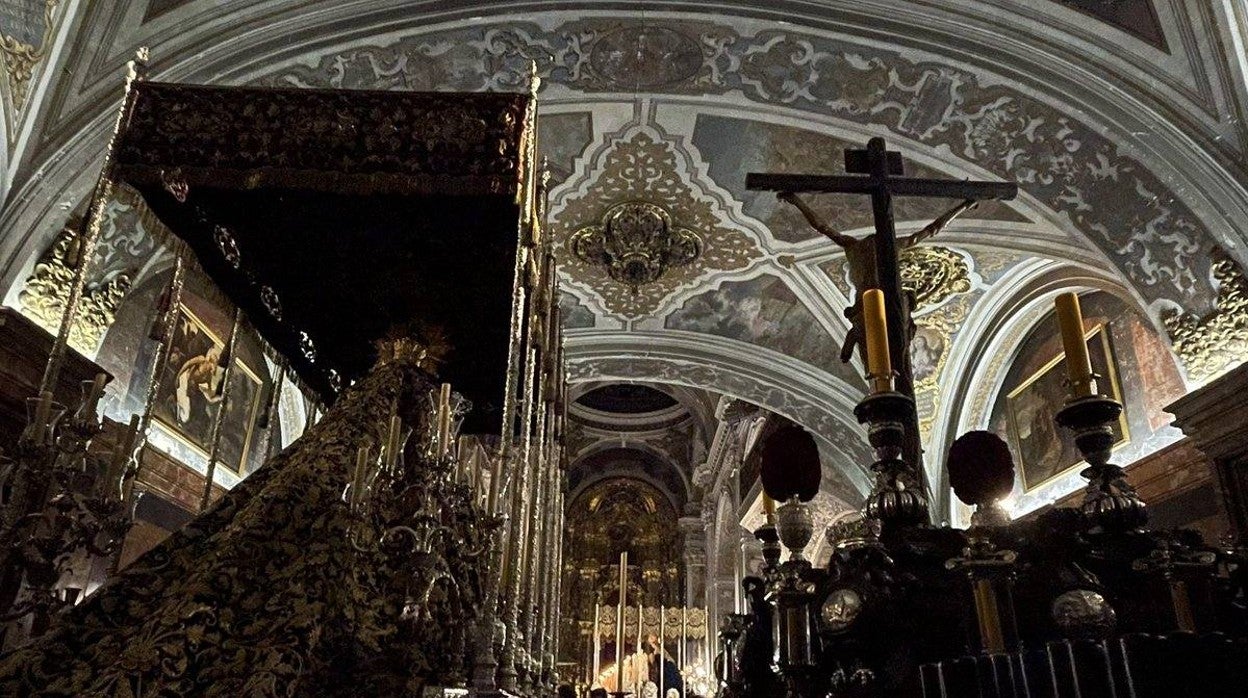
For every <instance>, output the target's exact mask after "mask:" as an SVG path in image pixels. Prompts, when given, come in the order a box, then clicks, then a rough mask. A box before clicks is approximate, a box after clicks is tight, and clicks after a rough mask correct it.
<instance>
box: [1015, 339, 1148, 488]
mask: <svg viewBox="0 0 1248 698" xmlns="http://www.w3.org/2000/svg"><path fill="white" fill-rule="evenodd" d="M1084 339H1085V341H1086V342H1087V343H1088V355H1089V356H1090V357H1091V359H1092V371H1093V372H1094V373H1096V374H1097V375H1098V376H1101V378H1100V380H1098V381H1097V382H1098V387H1099V388H1100V390H1101V392H1103V393H1105V394H1107V395H1108V396H1110V397H1112V398H1114V399H1115V400H1118V401H1119V402H1122V391H1121V387H1120V385H1119V382H1118V366H1117V363H1116V362H1115V360H1114V354H1113V349H1112V347H1111V346H1110V342H1109V333H1108V332H1107V331H1106V328H1105V325H1104V324H1100V325H1097V326H1096V327H1094V328H1092V330H1091V331H1089V332H1088V333H1087V334H1086V335H1085V336H1084ZM1068 394H1069V387H1068V386H1067V383H1066V357H1065V355H1064V354H1060V353H1059V354H1058V355H1057V356H1056V357H1054V358H1053V359H1052V360H1051V361H1049V362H1048V363H1047V364H1045V365H1044V366H1043V367H1041V368H1040V369H1039V370H1038V371H1036V372H1035V373H1033V374H1032V375H1031V376H1029V377H1028V378H1026V379H1025V380H1023V381H1022V382H1021V383H1019V385H1018V386H1017V387H1015V388H1014V389H1013V390H1011V391H1010V392H1009V393H1008V394H1007V395H1006V405H1007V411H1008V412H1009V434H1010V440H1011V441H1012V442H1013V446H1014V453H1015V455H1016V456H1017V458H1018V468H1019V475H1020V476H1021V478H1022V482H1023V491H1024V492H1030V491H1032V490H1035V489H1037V488H1040V487H1043V486H1044V485H1046V484H1048V483H1050V482H1052V481H1053V480H1056V479H1057V478H1059V477H1061V476H1063V475H1065V474H1066V473H1068V472H1070V471H1071V470H1072V469H1074V468H1076V467H1078V466H1079V464H1080V463H1081V462H1082V458H1081V456H1080V455H1079V451H1078V450H1077V449H1076V448H1075V445H1074V442H1073V440H1072V439H1071V438H1070V435H1069V434H1066V433H1063V431H1062V430H1061V428H1060V427H1058V426H1057V423H1056V422H1055V421H1054V417H1055V415H1056V414H1057V413H1058V411H1059V410H1061V409H1062V406H1063V405H1064V404H1065V402H1066V399H1067V397H1068ZM1113 429H1114V447H1115V448H1117V447H1118V446H1121V445H1122V444H1125V443H1127V442H1128V441H1129V440H1130V438H1131V437H1130V432H1129V431H1128V428H1127V418H1126V412H1125V411H1124V412H1123V414H1122V415H1121V417H1120V418H1119V419H1118V421H1117V422H1116V423H1115V424H1114V425H1113Z"/></svg>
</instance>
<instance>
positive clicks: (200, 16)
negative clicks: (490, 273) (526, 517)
mask: <svg viewBox="0 0 1248 698" xmlns="http://www.w3.org/2000/svg"><path fill="white" fill-rule="evenodd" d="M28 4H30V5H31V7H32V8H34V9H36V10H38V12H35V11H33V10H32V11H30V12H27V13H26V14H25V15H22V14H21V13H19V12H16V11H9V10H3V11H0V29H3V31H4V33H5V34H6V35H11V36H16V35H18V34H19V33H20V37H21V38H22V40H23V41H27V42H28V43H30V44H31V45H35V44H36V43H38V42H42V43H39V45H38V46H37V48H38V51H37V52H36V54H37V59H36V62H35V63H34V70H33V77H32V78H30V79H27V80H26V81H25V82H23V81H22V75H21V74H20V73H17V72H15V71H14V69H13V67H12V66H13V63H12V60H13V59H11V58H8V57H7V54H6V60H9V61H10V62H9V63H6V66H8V67H9V70H8V71H7V73H8V74H7V76H6V80H7V82H5V83H4V86H3V89H2V90H0V92H2V93H3V95H4V97H5V102H4V105H5V112H4V117H5V122H6V133H7V134H8V139H7V141H6V144H5V149H4V164H5V170H4V172H5V178H4V181H3V184H4V186H5V188H6V189H5V193H6V198H5V201H6V203H5V207H4V210H3V213H2V214H0V230H3V231H4V232H3V235H2V236H0V280H2V281H3V283H4V288H6V289H9V296H8V298H9V301H10V302H13V300H14V298H16V294H17V292H18V291H20V287H21V285H22V283H21V282H22V280H23V279H24V278H25V276H26V275H27V274H28V273H29V269H30V267H31V265H32V264H33V263H34V260H35V258H36V257H37V256H38V254H39V253H40V252H41V251H42V250H43V249H44V248H45V247H47V245H48V243H49V242H50V240H51V237H52V235H53V234H54V233H55V231H56V230H57V229H58V227H59V226H60V225H61V223H62V222H63V219H64V217H65V215H66V214H67V212H68V211H69V210H70V209H72V208H73V207H75V206H76V205H78V203H79V202H81V201H82V200H83V198H84V195H85V192H86V191H87V189H88V188H89V186H90V185H91V183H92V181H93V178H94V177H95V174H96V172H97V170H96V168H95V164H94V163H97V162H98V158H99V155H100V153H101V152H102V148H103V146H104V144H105V142H106V139H107V133H108V130H109V129H110V128H111V120H112V114H113V109H114V105H115V103H116V100H117V99H118V97H119V88H120V82H121V80H120V76H121V71H122V65H123V63H124V62H125V61H126V60H128V59H129V58H130V56H131V55H132V53H133V52H134V50H135V48H136V47H138V46H140V45H148V46H150V47H151V49H152V55H153V67H154V76H153V77H154V79H158V80H170V81H188V82H210V83H233V84H263V85H301V86H319V87H342V88H357V89H358V88H373V89H410V90H522V89H525V85H526V82H527V75H528V71H529V65H530V63H531V62H534V63H536V65H537V68H538V72H539V74H540V75H541V76H542V78H543V82H542V90H541V93H540V99H541V105H542V106H541V132H540V147H541V149H542V151H543V153H544V154H545V155H546V157H547V158H548V159H549V161H550V166H551V171H552V188H551V195H550V213H551V217H552V230H553V233H554V238H555V247H556V254H557V255H559V259H560V264H561V281H562V290H563V291H564V294H565V295H564V297H563V298H564V301H563V303H564V311H565V312H564V318H565V323H566V325H567V328H568V333H567V336H568V356H569V359H570V362H571V378H572V380H573V381H574V382H575V383H576V384H577V385H578V386H580V388H578V393H577V394H578V396H579V395H581V394H582V393H587V394H592V393H590V390H591V389H592V388H595V387H602V386H611V385H621V384H646V385H650V386H653V387H654V388H656V389H658V390H659V391H661V392H664V393H666V394H668V395H669V396H670V397H671V398H672V399H673V403H674V405H673V406H669V407H667V408H659V409H656V410H652V411H650V412H649V413H647V414H648V417H647V418H653V419H652V420H651V421H650V422H648V423H642V422H645V420H644V419H640V418H637V417H636V415H632V416H627V415H626V416H625V417H623V418H622V417H620V416H619V415H614V416H611V415H610V414H609V413H610V410H601V409H595V408H594V407H593V406H592V404H586V403H584V402H582V403H578V407H577V408H576V411H574V417H575V420H576V422H577V426H576V430H577V431H576V432H575V435H576V437H577V438H578V439H582V442H578V447H577V448H578V449H579V450H578V454H579V456H580V457H581V458H583V459H587V460H585V462H586V463H587V464H589V465H587V466H586V468H587V469H588V470H587V472H588V471H593V472H596V473H598V475H595V477H598V476H600V475H601V474H602V473H603V472H606V471H608V470H611V469H612V468H615V469H616V470H618V471H619V473H621V474H625V473H626V472H633V473H635V474H639V475H638V477H645V478H647V479H649V480H652V481H653V482H651V484H655V485H656V486H659V487H660V489H661V490H662V491H664V493H665V494H666V496H669V497H671V498H673V504H674V505H675V506H677V507H684V506H686V505H687V504H689V503H690V501H691V500H693V499H697V498H699V497H700V496H701V494H700V493H698V492H696V491H695V490H696V488H695V487H693V485H692V483H693V481H694V479H695V478H694V477H693V471H694V469H696V467H698V466H699V465H702V463H699V462H696V461H698V460H700V459H705V458H706V457H707V454H708V452H709V450H710V446H711V444H712V441H713V440H714V434H715V432H716V424H715V416H714V412H715V409H714V405H715V404H716V403H717V401H718V400H719V399H720V398H721V397H722V396H727V397H728V398H735V399H740V400H744V401H746V402H749V403H752V404H755V405H759V406H762V407H765V408H767V409H769V410H772V411H774V412H777V413H779V414H782V415H784V416H786V417H788V418H791V419H793V420H795V421H797V422H799V423H801V424H803V425H805V426H807V427H808V428H810V429H811V430H812V431H814V432H815V433H816V434H818V435H819V437H820V439H821V441H822V443H821V446H822V447H823V449H824V454H825V457H826V460H827V471H828V480H827V489H828V490H829V491H830V492H831V493H832V494H833V496H834V497H835V498H836V499H838V500H839V501H841V502H848V503H856V502H857V501H858V499H859V498H860V496H861V494H862V491H863V488H865V487H866V484H867V478H866V475H865V473H864V472H863V466H864V465H865V464H866V463H867V462H869V459H868V458H867V455H866V448H865V445H864V444H863V442H862V438H861V431H860V428H859V427H858V425H856V424H855V422H854V419H853V417H852V406H853V404H854V403H855V402H856V401H857V400H858V399H859V397H860V396H861V394H862V391H863V389H864V386H865V384H864V382H863V380H862V378H861V375H860V374H861V367H858V366H855V365H848V366H847V365H843V364H841V363H840V362H839V360H838V357H837V355H838V353H839V347H840V344H841V342H842V340H843V338H844V335H845V332H846V322H845V320H844V316H843V314H842V310H843V308H844V307H845V306H846V305H847V304H848V298H850V297H851V296H852V292H851V289H850V287H849V285H848V280H847V277H846V270H845V266H844V260H843V257H842V256H841V255H840V254H838V252H837V251H836V250H835V249H834V248H833V247H831V246H830V245H829V244H827V243H826V242H825V241H824V240H823V239H822V238H820V237H819V236H817V235H816V234H813V233H812V232H811V231H810V230H809V229H808V227H807V226H806V225H805V223H804V222H803V221H802V220H801V218H800V217H798V216H796V215H795V214H794V212H792V211H791V210H789V209H788V208H786V207H784V206H782V205H780V204H779V203H778V202H777V201H775V199H774V198H773V197H771V196H770V195H767V194H760V193H753V192H747V191H746V190H745V188H744V178H745V174H746V173H748V172H753V171H787V172H836V171H842V164H841V151H842V150H843V149H845V148H847V147H860V146H861V144H862V143H863V142H865V141H866V139H867V138H869V137H871V136H875V135H882V136H885V137H886V138H887V139H888V141H889V143H890V146H891V147H893V148H894V149H897V150H900V151H901V152H902V153H903V156H904V159H905V163H906V168H907V171H908V172H909V173H912V174H919V175H926V176H940V177H950V178H975V179H1005V180H1011V181H1017V182H1019V184H1020V186H1021V190H1022V193H1021V195H1020V196H1019V197H1018V199H1017V200H1016V201H1012V202H1009V203H1008V204H993V205H987V206H982V207H980V208H979V209H977V210H976V211H974V212H973V213H972V214H970V215H967V216H964V217H963V218H962V219H960V220H959V221H958V222H957V223H956V224H955V225H954V226H952V227H951V228H950V229H949V230H947V231H946V232H945V233H943V234H942V235H941V236H940V237H939V238H937V239H936V240H934V241H933V244H934V245H936V248H935V249H933V250H932V252H931V254H927V255H925V256H924V257H923V258H922V259H921V260H920V262H921V264H922V265H926V267H925V268H926V271H927V272H929V273H930V274H931V275H934V276H935V277H938V278H941V279H946V280H947V282H942V283H944V286H943V287H942V288H939V289H935V291H934V293H933V295H932V296H931V297H930V298H929V301H928V302H927V303H926V305H924V306H923V307H922V308H921V310H920V314H919V316H918V318H917V322H918V324H919V327H920V328H921V330H922V331H923V332H924V333H925V343H926V344H927V345H928V355H927V356H926V358H925V361H924V362H923V365H922V369H923V373H922V374H921V375H920V376H919V377H920V380H919V385H918V389H919V400H920V411H921V415H922V419H923V423H924V424H923V426H924V430H925V435H926V437H927V443H928V451H929V452H930V453H932V454H934V455H935V457H933V458H932V459H931V460H932V462H931V463H929V467H930V468H931V470H932V472H933V475H934V476H936V477H939V453H940V452H942V451H943V450H944V446H945V444H947V443H948V441H949V440H950V439H951V438H952V437H953V436H954V435H956V434H957V433H959V432H960V431H962V430H965V429H967V428H973V427H976V426H981V425H982V424H984V423H985V422H986V420H987V419H988V412H989V409H990V403H991V400H992V397H993V396H994V395H995V393H996V391H997V390H998V389H999V387H1000V383H1001V380H1002V379H1003V376H1004V372H1005V369H1006V368H1007V367H1008V366H1007V363H1008V359H1009V354H1010V349H1011V347H1012V346H1014V345H1017V344H1018V343H1019V342H1020V340H1021V337H1022V336H1023V334H1024V333H1025V332H1026V331H1027V330H1028V329H1029V328H1030V327H1031V326H1032V325H1034V324H1035V322H1036V321H1037V320H1038V319H1039V317H1040V314H1041V313H1042V311H1043V308H1044V306H1045V304H1046V303H1047V302H1048V301H1049V299H1051V297H1052V296H1053V295H1054V294H1056V293H1057V292H1058V291H1060V290H1064V289H1071V288H1074V289H1088V288H1097V289H1102V290H1107V291H1110V292H1111V293H1114V294H1116V295H1118V296H1119V297H1121V298H1123V299H1125V300H1127V301H1128V302H1129V303H1130V304H1131V305H1132V306H1134V307H1135V308H1137V309H1139V310H1140V311H1142V312H1143V313H1145V314H1146V315H1147V317H1148V318H1150V319H1151V321H1152V322H1153V324H1154V325H1155V327H1156V329H1157V330H1158V331H1159V332H1164V331H1166V329H1167V325H1166V320H1165V319H1166V317H1167V316H1168V315H1169V314H1171V313H1173V312H1174V311H1176V310H1179V309H1182V310H1184V311H1188V312H1190V313H1192V314H1193V315H1194V316H1195V318H1196V319H1202V318H1208V317H1209V316H1211V315H1216V314H1217V313H1218V312H1219V311H1220V307H1219V297H1218V291H1219V287H1218V284H1217V283H1215V281H1214V280H1213V278H1212V276H1211V263H1212V261H1213V260H1214V259H1215V256H1214V255H1215V251H1217V250H1224V251H1225V253H1226V254H1227V255H1229V258H1230V259H1231V260H1237V261H1238V262H1241V263H1242V262H1244V261H1248V256H1246V255H1245V252H1244V249H1245V248H1244V245H1245V243H1248V169H1246V166H1245V162H1248V160H1246V159H1245V158H1244V151H1245V148H1246V147H1248V120H1245V118H1244V114H1245V109H1246V106H1245V99H1246V95H1248V90H1246V89H1245V77H1246V70H1248V65H1246V64H1248V58H1245V51H1244V44H1245V41H1246V40H1248V34H1246V33H1245V28H1246V27H1248V6H1246V4H1245V3H1244V1H1243V0H1223V1H1222V2H1184V1H1183V0H1116V1H1114V2H1107V1H1104V0H1044V1H1042V2H1022V1H1020V0H942V1H940V2H936V1H931V0H805V1H799V0H779V1H772V2H744V1H741V0H721V1H720V2H717V3H714V4H705V3H692V2H579V3H569V2H541V1H530V2H498V1H492V2H457V3H444V2H410V1H404V0H368V1H364V0H312V1H308V0H298V1H296V0H279V1H274V0H269V1H265V2H261V1H249V0H234V1H232V2H218V1H216V0H116V1H115V2H109V3H78V2H73V1H71V0H62V2H60V3H51V4H52V5H53V9H52V11H51V13H50V14H49V15H47V16H48V17H50V18H51V21H50V23H46V25H40V24H39V22H40V21H42V20H43V19H44V15H43V14H41V13H42V11H43V8H44V7H45V5H44V3H43V2H42V0H39V1H34V0H32V2H31V3H28ZM4 12H8V13H9V14H10V15H12V16H8V17H6V16H3V13H4ZM19 15H21V16H19ZM6 22H7V24H6ZM45 34H46V36H45ZM637 200H640V201H646V202H648V203H652V204H655V205H658V206H661V207H662V208H664V209H665V210H666V211H667V212H668V213H669V214H670V215H671V217H672V220H673V221H674V222H675V223H676V224H678V225H680V226H681V227H685V228H688V229H691V230H693V231H695V232H696V233H697V234H698V235H699V236H700V237H701V238H702V239H703V241H704V244H705V250H706V251H705V253H704V254H703V256H702V257H701V258H700V259H699V260H698V261H696V262H695V263H693V264H691V265H689V266H687V267H683V268H680V269H678V270H675V271H673V272H671V273H669V274H668V275H666V276H664V277H663V278H662V279H660V280H659V281H658V282H656V283H654V284H651V285H647V286H643V287H641V289H640V290H639V292H638V293H636V294H634V293H632V292H630V291H629V290H628V289H627V287H625V286H623V285H621V284H619V283H617V282H615V281H612V280H611V279H610V278H609V277H608V276H607V275H606V274H605V273H604V272H603V271H602V270H601V269H600V268H597V267H594V266H592V265H590V264H587V263H584V262H582V261H580V260H579V259H577V258H576V257H575V256H574V255H571V254H570V253H569V250H568V249H567V240H568V237H569V236H570V235H572V234H573V233H575V232H576V231H577V230H579V229H581V228H583V227H585V226H588V225H593V224H596V223H597V222H599V221H600V220H601V218H602V216H603V214H604V213H605V211H606V210H607V209H608V208H610V207H611V206H612V205H615V204H618V203H621V202H625V201H637ZM813 201H814V205H815V207H816V208H817V209H818V210H819V211H820V212H821V214H822V215H824V216H826V218H827V219H828V220H829V222H831V223H832V224H833V225H834V226H836V227H838V228H840V229H842V230H843V231H845V232H849V233H854V232H861V231H863V230H865V229H867V228H868V226H869V225H870V218H869V215H868V213H867V209H866V207H865V206H864V205H863V202H861V201H855V200H852V199H849V198H840V197H835V196H824V197H817V198H815V199H813ZM945 206H946V203H945V202H940V201H936V202H919V201H905V202H902V203H901V204H900V206H899V208H898V212H897V219H898V225H899V228H900V229H902V230H913V229H917V228H918V227H920V226H922V225H924V224H926V223H927V222H928V221H930V220H931V219H932V218H934V217H935V216H937V215H939V213H940V212H941V210H942V209H943V208H944V207H945ZM465 264H470V257H469V256H468V255H467V254H466V255H465ZM1170 329H1171V331H1172V332H1173V323H1172V325H1171V326H1170ZM1219 351H1223V350H1215V349H1210V348H1208V347H1206V348H1203V349H1200V348H1198V349H1194V350H1192V352H1190V355H1185V354H1183V352H1179V354H1180V358H1181V359H1182V361H1183V365H1184V367H1185V368H1186V369H1187V375H1188V377H1189V378H1190V379H1192V381H1193V382H1195V381H1199V380H1203V379H1205V378H1207V377H1208V376H1209V375H1211V374H1212V373H1214V372H1216V371H1217V370H1219V369H1220V368H1221V367H1222V366H1224V365H1226V364H1227V363H1229V362H1231V361H1235V360H1237V359H1238V358H1242V357H1239V356H1237V355H1235V353H1234V352H1235V349H1234V348H1231V349H1227V350H1225V353H1224V354H1219V353H1217V352H1219ZM1201 352H1203V353H1201ZM1210 352H1213V353H1212V354H1211V353H1210ZM1211 367H1212V368H1211ZM617 397H618V395H617ZM591 403H592V400H591ZM599 406H600V407H601V405H599ZM665 410H666V411H665ZM673 410H674V411H673ZM668 412H671V414H667V413H668ZM678 413H679V414H678ZM604 415H606V416H604ZM665 420H666V421H665ZM669 421H670V422H671V423H670V424H669V423H668V422H669ZM682 430H683V431H682ZM673 434H684V436H683V437H681V438H687V443H684V444H683V445H679V444H677V445H673V444H674V441H673V440H674V439H676V437H675V436H672V435H673ZM669 437H670V438H669ZM664 439H668V441H669V442H671V443H667V444H666V445H665V446H664V445H660V443H659V442H662V441H663V440H664ZM665 449H666V450H665ZM620 451H624V452H623V453H621V452H620ZM603 454H606V455H603ZM659 461H668V462H670V463H671V464H672V467H674V468H675V473H676V474H675V475H669V476H664V477H667V482H666V483H664V482H661V480H663V479H664V478H663V477H657V476H655V475H654V473H653V472H651V473H649V474H647V467H648V466H647V464H650V466H654V463H656V462H659ZM593 464H597V467H589V466H590V465H593ZM650 470H654V467H650ZM587 482H588V480H587Z"/></svg>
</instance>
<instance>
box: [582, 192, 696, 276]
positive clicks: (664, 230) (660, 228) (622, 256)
mask: <svg viewBox="0 0 1248 698" xmlns="http://www.w3.org/2000/svg"><path fill="white" fill-rule="evenodd" d="M569 242H570V245H571V247H572V252H573V254H575V255H576V256H577V257H579V258H581V260H583V261H586V262H589V263H590V264H598V265H600V266H603V267H606V269H607V274H608V275H609V276H610V277H611V278H612V279H615V280H616V281H619V282H620V283H622V284H625V285H627V286H628V287H629V288H631V289H633V293H636V292H637V287H639V286H641V285H643V284H648V283H653V282H655V281H657V280H658V279H659V277H661V276H663V273H664V272H666V271H667V270H668V269H670V268H673V267H683V266H685V265H686V264H689V263H691V262H692V261H693V260H695V259H697V258H698V257H699V256H700V255H701V254H702V240H701V238H699V237H698V234H697V233H695V232H693V231H692V230H689V229H687V228H678V227H676V226H674V225H673V224H672V216H671V214H669V213H668V212H667V211H666V210H665V209H664V208H663V207H662V206H655V205H654V204H647V203H644V202H640V201H628V202H625V203H622V204H616V205H615V206H612V207H611V208H610V209H608V210H607V212H606V214H605V215H603V217H602V223H601V225H594V226H587V227H585V228H581V229H580V230H578V231H577V232H576V233H574V234H573V235H572V238H571V240H570V241H569Z"/></svg>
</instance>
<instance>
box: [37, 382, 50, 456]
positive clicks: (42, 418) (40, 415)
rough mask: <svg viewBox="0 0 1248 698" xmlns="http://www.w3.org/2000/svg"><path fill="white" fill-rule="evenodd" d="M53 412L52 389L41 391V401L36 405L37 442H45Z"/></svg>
mask: <svg viewBox="0 0 1248 698" xmlns="http://www.w3.org/2000/svg"><path fill="white" fill-rule="evenodd" d="M51 414H52V391H51V390H44V391H43V392H41V393H39V402H38V403H37V404H36V405H35V425H34V426H35V430H34V441H35V443H37V444H41V443H43V440H44V436H45V435H46V433H47V431H48V417H49V416H50V415H51Z"/></svg>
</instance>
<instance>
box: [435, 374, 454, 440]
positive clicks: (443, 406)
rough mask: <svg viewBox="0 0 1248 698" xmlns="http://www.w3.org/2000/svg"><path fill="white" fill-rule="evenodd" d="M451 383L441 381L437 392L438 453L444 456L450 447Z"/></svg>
mask: <svg viewBox="0 0 1248 698" xmlns="http://www.w3.org/2000/svg"><path fill="white" fill-rule="evenodd" d="M450 435H451V384H450V383H443V384H442V390H441V392H440V393H439V394H438V454H439V455H443V456H445V455H446V454H447V453H448V452H449V451H450V450H451V449H450V444H448V443H447V441H448V440H449V439H450Z"/></svg>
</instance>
